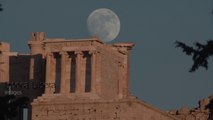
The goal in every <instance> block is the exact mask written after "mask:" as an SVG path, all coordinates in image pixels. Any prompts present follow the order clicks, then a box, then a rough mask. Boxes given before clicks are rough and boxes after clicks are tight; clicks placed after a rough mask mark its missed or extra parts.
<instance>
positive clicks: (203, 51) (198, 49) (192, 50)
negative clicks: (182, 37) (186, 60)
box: [175, 40, 213, 72]
mask: <svg viewBox="0 0 213 120" xmlns="http://www.w3.org/2000/svg"><path fill="white" fill-rule="evenodd" d="M175 44H176V47H179V48H181V49H182V50H183V52H184V53H186V55H188V56H192V59H193V62H194V63H193V65H192V67H191V69H190V70H189V72H194V71H195V70H197V69H198V68H199V67H200V66H202V67H204V68H206V69H208V60H209V58H210V57H212V56H213V41H212V40H208V41H207V44H205V45H203V44H201V43H199V42H196V43H195V47H191V46H188V45H186V44H185V43H182V42H179V41H176V42H175Z"/></svg>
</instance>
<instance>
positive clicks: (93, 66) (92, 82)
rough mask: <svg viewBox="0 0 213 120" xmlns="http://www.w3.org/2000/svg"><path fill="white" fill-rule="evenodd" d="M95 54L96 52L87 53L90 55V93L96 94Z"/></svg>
mask: <svg viewBox="0 0 213 120" xmlns="http://www.w3.org/2000/svg"><path fill="white" fill-rule="evenodd" d="M96 53H97V51H89V54H90V55H91V57H92V58H91V92H96Z"/></svg>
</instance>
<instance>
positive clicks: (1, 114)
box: [0, 95, 29, 120]
mask: <svg viewBox="0 0 213 120" xmlns="http://www.w3.org/2000/svg"><path fill="white" fill-rule="evenodd" d="M28 102H29V99H28V98H27V97H20V98H17V99H16V97H15V96H14V95H6V96H2V97H0V120H5V119H7V118H14V117H16V115H17V111H18V108H19V107H22V106H23V105H27V104H28Z"/></svg>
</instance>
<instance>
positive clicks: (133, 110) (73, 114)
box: [32, 97, 178, 120]
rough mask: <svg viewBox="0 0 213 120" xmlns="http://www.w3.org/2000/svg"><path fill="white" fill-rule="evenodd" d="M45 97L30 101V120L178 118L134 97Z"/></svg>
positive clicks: (150, 119)
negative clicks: (78, 98) (79, 98)
mask: <svg viewBox="0 0 213 120" xmlns="http://www.w3.org/2000/svg"><path fill="white" fill-rule="evenodd" d="M60 99H61V100H60ZM49 100H50V99H49ZM49 100H47V101H46V102H42V101H37V102H34V103H33V115H32V120H178V119H177V118H175V117H173V116H171V115H169V114H167V113H165V112H163V111H160V110H158V109H156V108H154V107H152V106H150V105H148V104H146V103H144V102H142V101H139V100H137V99H134V98H133V99H120V100H92V99H87V100H78V101H74V100H71V99H69V98H62V97H59V98H58V99H57V100H56V99H54V98H53V99H52V100H50V101H49ZM60 101H63V103H62V102H60ZM34 111H40V112H34Z"/></svg>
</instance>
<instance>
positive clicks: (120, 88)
mask: <svg viewBox="0 0 213 120" xmlns="http://www.w3.org/2000/svg"><path fill="white" fill-rule="evenodd" d="M118 66H119V71H118V78H119V79H118V97H119V98H123V97H124V96H125V89H126V83H125V82H126V79H125V74H124V64H122V63H121V62H118Z"/></svg>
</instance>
